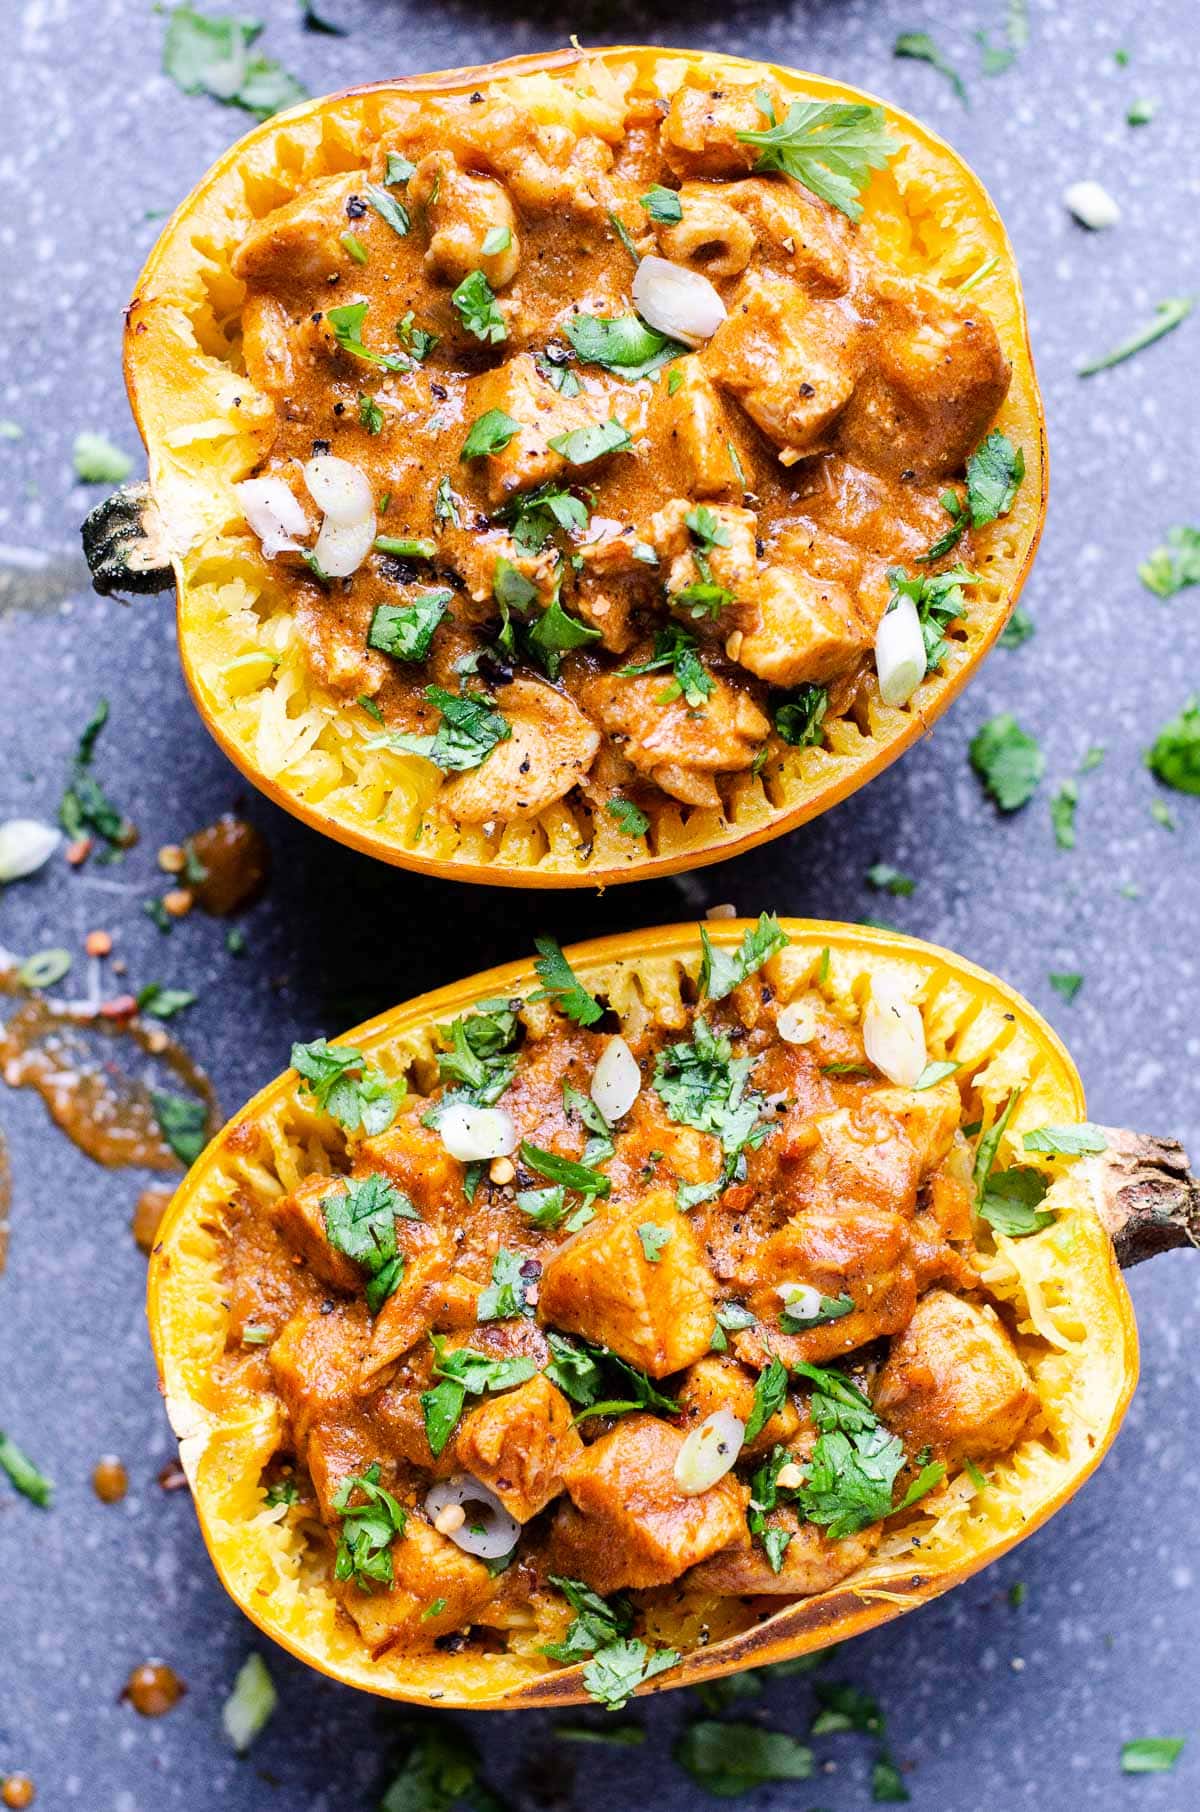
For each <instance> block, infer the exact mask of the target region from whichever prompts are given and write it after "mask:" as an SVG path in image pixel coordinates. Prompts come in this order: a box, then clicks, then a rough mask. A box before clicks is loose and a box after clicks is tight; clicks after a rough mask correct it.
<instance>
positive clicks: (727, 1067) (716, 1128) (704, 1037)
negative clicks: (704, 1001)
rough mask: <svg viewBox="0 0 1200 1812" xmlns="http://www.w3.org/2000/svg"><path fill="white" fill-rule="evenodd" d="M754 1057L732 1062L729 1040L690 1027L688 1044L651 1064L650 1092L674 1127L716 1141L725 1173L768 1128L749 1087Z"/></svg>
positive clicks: (698, 1023) (697, 1023) (700, 1026)
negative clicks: (687, 1128) (711, 1136)
mask: <svg viewBox="0 0 1200 1812" xmlns="http://www.w3.org/2000/svg"><path fill="white" fill-rule="evenodd" d="M754 1063H755V1059H754V1058H753V1057H735V1056H734V1055H733V1046H732V1044H731V1043H730V1040H729V1039H728V1038H727V1037H725V1036H724V1035H723V1034H720V1033H714V1032H712V1031H710V1030H709V1027H708V1023H707V1021H706V1020H704V1019H700V1018H697V1019H696V1020H694V1021H693V1023H692V1038H691V1042H690V1043H684V1042H680V1043H678V1044H669V1045H667V1046H666V1047H665V1048H664V1049H663V1050H661V1051H660V1052H659V1054H658V1057H657V1059H656V1061H655V1065H654V1087H655V1090H656V1091H657V1093H658V1096H659V1098H660V1100H661V1101H662V1104H663V1106H664V1107H665V1108H666V1110H667V1114H668V1116H669V1118H670V1119H672V1120H674V1121H675V1123H676V1125H684V1126H694V1127H696V1128H697V1130H698V1131H700V1132H707V1133H712V1134H714V1135H715V1137H716V1138H718V1139H720V1141H721V1145H722V1147H723V1149H724V1151H725V1155H726V1160H727V1165H726V1167H727V1169H728V1168H729V1165H730V1164H731V1163H733V1162H736V1160H737V1158H738V1156H739V1155H740V1154H741V1153H742V1152H743V1151H744V1150H745V1149H746V1147H747V1146H751V1147H753V1146H757V1145H761V1144H762V1142H763V1140H764V1139H765V1138H766V1137H767V1132H768V1127H767V1125H766V1124H765V1123H763V1122H761V1121H760V1119H759V1115H760V1113H761V1111H762V1107H763V1098H762V1096H761V1095H760V1094H759V1093H758V1092H757V1091H756V1090H754V1089H752V1088H748V1087H747V1081H748V1078H749V1075H750V1071H751V1070H752V1069H753V1068H754Z"/></svg>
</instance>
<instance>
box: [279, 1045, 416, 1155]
mask: <svg viewBox="0 0 1200 1812" xmlns="http://www.w3.org/2000/svg"><path fill="white" fill-rule="evenodd" d="M292 1068H293V1069H294V1070H295V1071H296V1072H297V1074H298V1075H299V1077H300V1085H301V1087H302V1088H303V1090H304V1091H305V1093H306V1094H309V1095H311V1096H312V1098H313V1100H314V1101H315V1103H316V1105H317V1108H318V1110H319V1111H320V1112H321V1113H326V1114H329V1115H330V1116H331V1117H332V1118H333V1119H334V1120H336V1121H337V1122H338V1124H339V1126H344V1127H345V1129H346V1131H347V1132H357V1131H359V1129H360V1128H361V1130H362V1131H363V1132H364V1133H365V1134H368V1135H371V1136H373V1135H374V1134H376V1133H381V1132H386V1131H387V1129H388V1127H389V1126H390V1125H391V1124H392V1121H393V1120H394V1119H395V1117H396V1108H397V1106H398V1105H399V1103H400V1101H401V1100H402V1099H403V1097H404V1094H405V1092H406V1088H407V1085H406V1083H405V1081H404V1078H403V1077H402V1076H399V1077H397V1078H396V1079H395V1080H394V1081H393V1080H390V1079H389V1078H388V1077H387V1076H385V1075H384V1073H383V1071H382V1070H380V1069H377V1068H376V1066H375V1065H374V1064H373V1063H369V1062H368V1061H367V1059H366V1058H365V1057H364V1056H363V1054H362V1052H361V1051H359V1050H356V1049H355V1048H354V1046H353V1045H349V1044H327V1043H326V1041H325V1039H324V1038H316V1039H314V1040H313V1041H312V1043H311V1044H294V1045H293V1046H292Z"/></svg>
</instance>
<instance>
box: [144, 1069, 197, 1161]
mask: <svg viewBox="0 0 1200 1812" xmlns="http://www.w3.org/2000/svg"><path fill="white" fill-rule="evenodd" d="M150 1106H151V1108H152V1109H153V1111H154V1118H155V1120H156V1121H157V1123H158V1130H159V1132H160V1133H161V1134H162V1136H163V1138H164V1139H165V1140H166V1142H167V1144H168V1145H169V1146H170V1148H171V1150H172V1151H173V1152H174V1153H175V1156H176V1157H177V1158H178V1159H179V1162H180V1163H181V1164H183V1165H184V1166H185V1167H186V1166H187V1165H189V1164H194V1163H195V1162H196V1159H197V1158H198V1157H199V1156H200V1153H201V1152H202V1151H203V1150H204V1147H205V1146H206V1145H207V1143H208V1109H207V1108H206V1107H205V1105H204V1103H203V1101H197V1100H196V1098H195V1097H194V1096H193V1095H172V1094H168V1093H167V1092H166V1091H165V1090H163V1089H156V1088H154V1089H151V1090H150Z"/></svg>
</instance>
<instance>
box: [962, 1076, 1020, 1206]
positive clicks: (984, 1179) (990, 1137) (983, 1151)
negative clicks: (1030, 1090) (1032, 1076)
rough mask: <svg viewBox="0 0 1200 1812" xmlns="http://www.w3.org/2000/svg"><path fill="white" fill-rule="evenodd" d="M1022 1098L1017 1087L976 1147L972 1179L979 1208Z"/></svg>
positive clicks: (976, 1204) (976, 1203)
mask: <svg viewBox="0 0 1200 1812" xmlns="http://www.w3.org/2000/svg"><path fill="white" fill-rule="evenodd" d="M1020 1098H1021V1091H1020V1089H1016V1088H1015V1089H1014V1090H1013V1091H1012V1093H1011V1095H1010V1096H1009V1097H1008V1100H1007V1101H1006V1102H1005V1104H1004V1107H1003V1109H1002V1111H1001V1112H1000V1113H998V1114H997V1115H996V1116H995V1118H994V1119H993V1121H992V1123H991V1125H990V1126H989V1127H988V1129H987V1131H986V1132H985V1133H984V1134H983V1136H982V1138H981V1139H980V1141H979V1144H978V1146H977V1147H976V1151H975V1164H974V1168H973V1170H972V1173H971V1181H972V1183H973V1185H974V1189H975V1206H976V1207H977V1208H978V1207H979V1206H980V1204H981V1203H982V1201H983V1198H984V1195H985V1194H986V1192H987V1185H988V1178H989V1177H990V1176H991V1174H992V1170H993V1168H994V1166H995V1163H996V1153H997V1152H998V1151H999V1149H1000V1141H1001V1139H1002V1138H1003V1137H1004V1134H1005V1131H1006V1130H1007V1127H1008V1123H1009V1121H1010V1120H1011V1119H1012V1116H1013V1110H1014V1109H1015V1107H1016V1105H1017V1102H1018V1101H1019V1100H1020Z"/></svg>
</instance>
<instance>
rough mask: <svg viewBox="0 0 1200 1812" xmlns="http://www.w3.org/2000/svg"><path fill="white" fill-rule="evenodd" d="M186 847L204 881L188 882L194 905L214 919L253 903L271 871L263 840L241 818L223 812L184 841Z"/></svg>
mask: <svg viewBox="0 0 1200 1812" xmlns="http://www.w3.org/2000/svg"><path fill="white" fill-rule="evenodd" d="M188 848H189V849H190V851H191V853H192V855H193V856H194V857H195V859H196V861H197V862H198V863H199V865H200V867H201V868H203V870H204V879H203V880H202V881H196V882H192V883H189V885H190V887H191V892H192V896H193V898H194V899H195V901H196V904H197V906H200V907H202V908H203V910H204V911H205V912H210V913H212V914H214V916H216V917H217V918H225V917H227V916H228V914H229V913H231V912H238V911H239V910H240V909H241V908H242V907H243V906H249V905H250V903H251V902H252V901H253V900H256V899H257V898H258V896H259V894H260V893H261V892H262V891H263V888H264V887H265V886H266V884H267V878H268V876H269V874H270V872H271V852H270V850H269V849H268V847H267V840H266V838H265V837H264V836H263V834H262V832H261V831H260V830H256V829H255V827H254V825H253V824H247V823H246V821H245V819H244V818H235V817H233V816H232V815H231V814H229V813H226V815H225V816H224V817H222V818H218V819H217V821H216V823H215V824H207V825H205V827H204V829H203V830H198V831H197V832H196V833H195V835H194V836H192V837H189V838H188Z"/></svg>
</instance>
